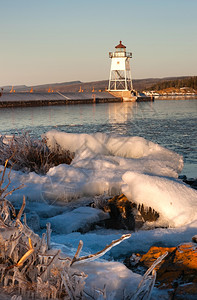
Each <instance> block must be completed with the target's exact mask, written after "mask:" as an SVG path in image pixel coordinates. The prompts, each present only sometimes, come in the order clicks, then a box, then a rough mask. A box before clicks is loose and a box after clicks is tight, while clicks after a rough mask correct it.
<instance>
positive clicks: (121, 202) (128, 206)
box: [104, 194, 144, 230]
mask: <svg viewBox="0 0 197 300" xmlns="http://www.w3.org/2000/svg"><path fill="white" fill-rule="evenodd" d="M135 207H136V205H135V204H134V203H132V202H130V201H129V200H128V199H127V197H126V196H125V195H124V194H121V195H119V196H115V197H113V198H112V199H109V200H108V203H107V205H106V206H105V207H104V210H105V211H108V212H109V214H110V219H109V220H106V222H105V227H106V228H114V229H128V230H135V217H134V214H135V211H133V209H134V208H135ZM143 223H144V222H143V220H142V224H143Z"/></svg>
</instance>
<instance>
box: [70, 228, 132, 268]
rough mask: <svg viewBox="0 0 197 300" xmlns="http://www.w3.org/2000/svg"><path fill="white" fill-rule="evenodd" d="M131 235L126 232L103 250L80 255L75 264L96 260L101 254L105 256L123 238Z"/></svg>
mask: <svg viewBox="0 0 197 300" xmlns="http://www.w3.org/2000/svg"><path fill="white" fill-rule="evenodd" d="M130 237H131V234H124V235H122V236H121V238H119V239H117V240H115V241H112V242H111V244H109V245H107V246H106V247H105V248H104V249H103V250H101V251H99V252H97V253H95V254H90V255H87V256H83V257H80V258H77V259H76V260H75V261H74V262H73V265H74V264H77V263H81V262H87V261H91V260H95V259H97V258H99V257H101V256H103V255H104V254H105V253H106V252H108V251H109V250H110V249H111V248H113V247H114V246H117V245H118V244H120V243H121V242H122V241H123V240H126V239H128V238H130Z"/></svg>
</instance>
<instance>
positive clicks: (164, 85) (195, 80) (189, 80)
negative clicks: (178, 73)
mask: <svg viewBox="0 0 197 300" xmlns="http://www.w3.org/2000/svg"><path fill="white" fill-rule="evenodd" d="M169 88H174V89H181V88H190V89H193V90H197V76H192V77H186V78H177V79H173V80H165V81H163V80H162V81H160V82H157V83H155V84H153V85H152V86H150V87H149V90H155V91H160V90H165V89H169Z"/></svg>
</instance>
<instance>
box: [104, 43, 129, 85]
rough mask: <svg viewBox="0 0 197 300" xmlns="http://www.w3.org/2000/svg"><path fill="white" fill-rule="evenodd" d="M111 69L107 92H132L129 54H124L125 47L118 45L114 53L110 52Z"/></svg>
mask: <svg viewBox="0 0 197 300" xmlns="http://www.w3.org/2000/svg"><path fill="white" fill-rule="evenodd" d="M109 56H110V58H111V69H110V77H109V87H108V90H109V91H132V90H133V85H132V78H131V68H130V58H131V57H132V53H131V52H126V47H125V46H124V45H122V42H121V41H120V44H119V45H118V46H116V51H115V52H110V53H109Z"/></svg>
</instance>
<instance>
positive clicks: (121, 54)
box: [109, 52, 132, 58]
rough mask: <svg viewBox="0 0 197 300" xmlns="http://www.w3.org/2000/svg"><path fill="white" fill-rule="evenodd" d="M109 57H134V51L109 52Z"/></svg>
mask: <svg viewBox="0 0 197 300" xmlns="http://www.w3.org/2000/svg"><path fill="white" fill-rule="evenodd" d="M109 57H110V58H112V57H129V58H131V57H132V52H109Z"/></svg>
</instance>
